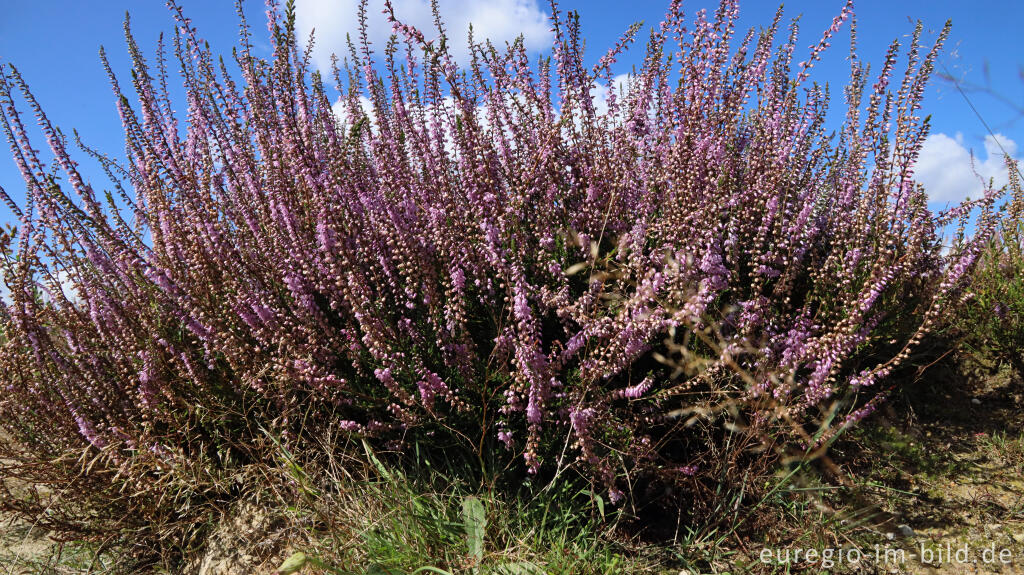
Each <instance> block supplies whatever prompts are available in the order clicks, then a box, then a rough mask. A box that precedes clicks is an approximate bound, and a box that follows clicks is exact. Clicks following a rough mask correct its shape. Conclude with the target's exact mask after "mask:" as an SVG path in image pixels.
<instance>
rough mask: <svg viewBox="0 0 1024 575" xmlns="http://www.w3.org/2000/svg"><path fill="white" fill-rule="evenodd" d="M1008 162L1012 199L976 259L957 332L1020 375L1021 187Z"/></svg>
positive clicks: (1023, 310)
mask: <svg viewBox="0 0 1024 575" xmlns="http://www.w3.org/2000/svg"><path fill="white" fill-rule="evenodd" d="M1006 162H1007V170H1008V173H1009V188H1010V190H1011V191H1012V196H1011V198H1010V200H1009V201H1008V202H1007V203H1006V204H1005V205H1004V209H1005V210H1006V214H1005V217H1004V218H1003V219H1002V221H1001V222H1000V224H999V227H998V228H997V233H996V234H994V235H993V236H992V238H991V240H990V241H989V243H988V245H986V246H985V248H984V250H983V251H982V253H981V257H980V258H979V261H978V265H977V269H976V270H975V273H974V278H973V280H972V282H971V293H970V294H969V296H968V298H967V301H966V302H965V305H964V306H962V308H961V310H960V314H959V322H958V327H959V330H958V332H959V335H960V338H961V340H962V341H963V342H964V343H965V344H966V345H967V346H968V348H969V349H971V350H972V351H974V352H976V353H980V354H981V355H982V356H988V357H989V358H991V359H994V360H995V361H996V365H997V366H998V365H999V364H1003V363H1006V364H1009V365H1010V366H1011V367H1012V368H1013V370H1014V371H1015V372H1016V373H1017V375H1018V376H1024V355H1022V351H1021V350H1024V187H1022V184H1021V179H1020V172H1019V171H1018V168H1017V165H1016V162H1014V161H1013V160H1012V159H1011V158H1009V157H1008V158H1007V159H1006ZM962 227H963V226H961V229H962Z"/></svg>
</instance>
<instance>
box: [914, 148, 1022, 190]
mask: <svg viewBox="0 0 1024 575" xmlns="http://www.w3.org/2000/svg"><path fill="white" fill-rule="evenodd" d="M1004 150H1005V152H1006V153H1007V154H1009V155H1010V156H1011V157H1013V158H1014V159H1016V160H1017V161H1019V160H1020V158H1019V157H1018V156H1017V143H1016V142H1014V141H1013V140H1011V139H1010V138H1007V137H1006V136H1004V135H1002V134H996V135H995V136H994V137H993V136H991V135H990V136H986V137H985V143H984V152H985V157H984V158H981V157H979V156H978V154H975V156H974V158H973V167H972V158H971V150H970V149H968V148H967V146H965V145H964V137H963V134H961V133H959V132H958V133H957V134H956V135H955V136H954V137H952V138H951V137H949V136H948V135H946V134H941V133H940V134H933V135H931V136H928V138H927V139H926V140H925V142H924V146H923V147H922V149H921V156H920V158H919V159H918V162H917V168H916V170H915V172H916V179H917V181H918V182H921V183H922V184H924V187H925V191H927V192H928V197H929V199H930V200H931V201H933V202H943V203H946V202H951V203H956V202H960V201H961V200H963V199H964V198H966V197H970V198H975V199H976V198H979V197H981V195H982V193H983V192H984V190H985V188H986V187H987V186H988V182H989V180H990V179H991V180H992V181H993V182H994V184H995V186H996V187H997V188H998V187H1001V186H1004V185H1006V183H1007V167H1006V162H1005V160H1004V157H1003V151H1004ZM979 176H980V177H979Z"/></svg>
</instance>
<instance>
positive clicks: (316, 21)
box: [296, 0, 552, 70]
mask: <svg viewBox="0 0 1024 575" xmlns="http://www.w3.org/2000/svg"><path fill="white" fill-rule="evenodd" d="M392 4H393V6H394V7H395V15H396V16H397V17H398V19H399V20H401V21H402V22H403V23H405V24H409V25H411V26H415V27H416V28H418V29H419V30H420V31H421V32H423V36H424V37H425V38H427V39H428V40H429V39H431V38H434V37H436V36H437V32H436V30H435V29H434V18H433V15H432V14H431V11H430V1H429V0H394V1H393V3H392ZM358 6H359V0H297V2H296V27H297V31H298V33H299V34H300V39H303V40H305V39H306V38H308V37H309V33H310V31H312V30H315V41H316V44H315V46H314V50H313V58H314V63H315V64H316V65H317V66H318V67H319V68H320V69H322V70H328V69H330V65H331V54H337V55H338V57H339V58H344V57H345V56H347V55H348V54H349V50H348V42H347V40H346V34H350V35H351V37H352V42H353V44H355V45H356V46H357V48H358V45H359V20H358V16H357V13H358V12H357V10H358ZM440 9H441V17H442V19H443V21H444V23H445V30H446V31H447V33H448V36H449V42H451V45H450V47H451V50H452V54H453V56H454V57H455V58H456V60H457V61H459V62H463V63H464V62H465V61H466V58H467V55H468V54H469V47H468V45H467V36H466V34H467V32H468V30H469V25H470V24H472V25H473V39H474V41H476V42H483V40H484V39H489V40H491V42H493V43H495V44H496V45H497V46H498V47H501V46H502V45H504V43H505V42H507V41H512V40H514V39H515V38H517V37H518V36H519V35H520V34H522V35H523V38H524V41H525V43H526V48H527V49H528V50H532V51H539V50H543V49H545V48H547V47H549V46H550V45H551V38H552V32H551V24H550V23H549V22H548V15H547V14H546V13H545V12H544V11H543V10H541V8H540V6H539V5H538V0H441V1H440ZM382 10H384V2H383V0H370V1H369V4H368V6H367V10H366V12H367V20H368V36H369V39H370V41H371V42H372V44H373V46H372V47H373V49H374V51H375V52H376V53H377V54H378V55H381V54H382V53H383V50H384V46H385V44H386V42H387V40H388V37H390V36H391V34H392V30H391V25H390V24H388V21H387V17H386V16H385V15H384V14H383V13H382Z"/></svg>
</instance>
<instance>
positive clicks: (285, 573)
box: [277, 551, 307, 575]
mask: <svg viewBox="0 0 1024 575" xmlns="http://www.w3.org/2000/svg"><path fill="white" fill-rule="evenodd" d="M306 562H307V559H306V554H305V553H303V552H301V551H299V552H298V553H293V554H292V556H291V557H289V558H287V559H285V560H284V563H282V564H281V566H280V567H278V568H277V573H278V575H289V574H290V573H296V572H297V571H298V570H299V569H302V568H303V567H305V566H306Z"/></svg>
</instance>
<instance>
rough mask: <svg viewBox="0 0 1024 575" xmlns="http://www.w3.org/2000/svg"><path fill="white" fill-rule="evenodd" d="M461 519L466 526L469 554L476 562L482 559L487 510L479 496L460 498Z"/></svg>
mask: <svg viewBox="0 0 1024 575" xmlns="http://www.w3.org/2000/svg"><path fill="white" fill-rule="evenodd" d="M462 521H463V524H464V525H465V528H466V543H467V545H468V546H469V554H470V556H471V557H473V558H474V559H475V560H476V562H477V563H480V562H482V561H483V560H484V533H485V532H486V530H487V510H486V509H484V504H483V502H481V501H480V499H479V498H477V497H473V496H469V497H466V498H464V499H463V500H462Z"/></svg>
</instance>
